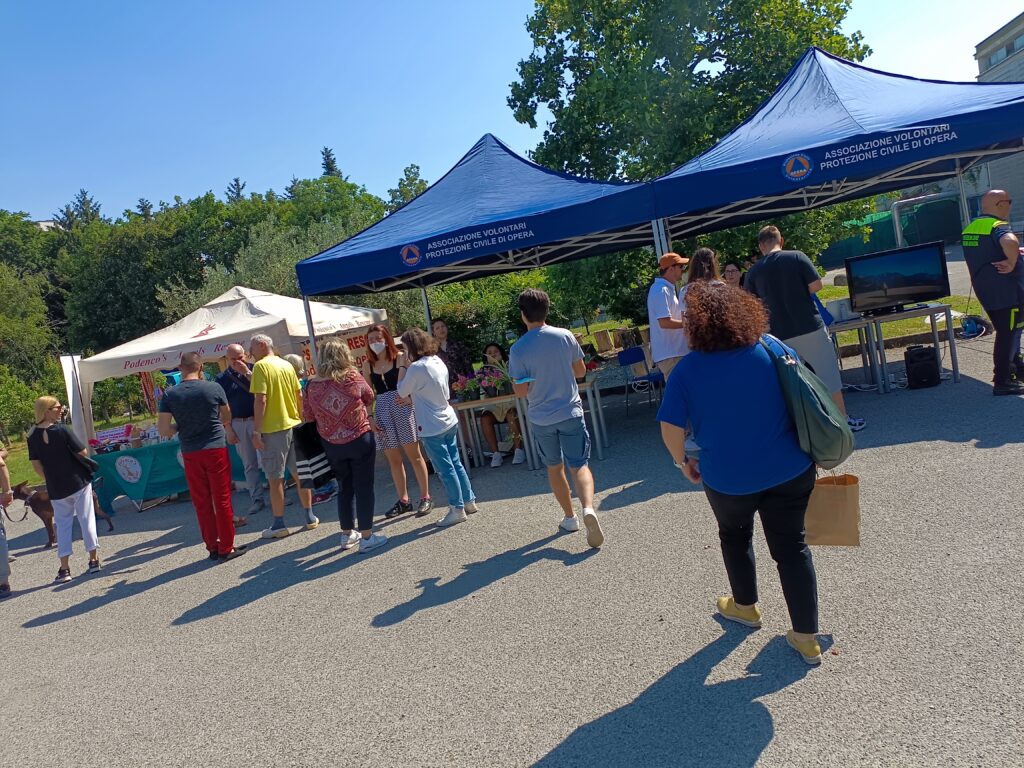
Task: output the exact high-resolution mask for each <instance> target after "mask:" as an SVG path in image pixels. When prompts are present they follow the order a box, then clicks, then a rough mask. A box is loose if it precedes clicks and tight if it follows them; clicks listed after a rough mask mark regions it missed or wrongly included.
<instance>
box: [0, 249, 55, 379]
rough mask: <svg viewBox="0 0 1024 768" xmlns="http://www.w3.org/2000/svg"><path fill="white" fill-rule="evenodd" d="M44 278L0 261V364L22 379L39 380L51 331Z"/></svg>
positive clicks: (48, 351)
mask: <svg viewBox="0 0 1024 768" xmlns="http://www.w3.org/2000/svg"><path fill="white" fill-rule="evenodd" d="M45 282H46V278H45V277H44V276H43V275H38V274H37V275H32V274H29V273H28V272H25V273H21V274H19V273H18V272H17V271H16V270H15V269H13V268H12V267H10V266H8V265H7V264H2V263H0V285H3V286H4V298H3V301H0V365H3V366H5V368H6V369H7V370H8V371H9V372H11V373H12V374H14V375H16V376H18V377H20V378H21V379H22V380H23V381H25V382H33V381H37V380H38V379H40V378H41V377H42V375H43V373H44V370H45V364H46V358H47V356H48V355H50V354H51V353H52V351H53V347H54V334H53V329H52V328H51V326H50V322H49V319H48V317H47V310H46V302H45V301H44V300H43V295H44V291H45Z"/></svg>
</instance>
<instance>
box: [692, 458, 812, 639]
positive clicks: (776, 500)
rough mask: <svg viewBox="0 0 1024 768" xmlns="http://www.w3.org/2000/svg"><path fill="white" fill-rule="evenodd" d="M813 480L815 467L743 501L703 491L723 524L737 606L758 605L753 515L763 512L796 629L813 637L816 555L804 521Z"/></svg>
mask: <svg viewBox="0 0 1024 768" xmlns="http://www.w3.org/2000/svg"><path fill="white" fill-rule="evenodd" d="M814 477H815V473H814V467H811V468H809V469H808V470H807V471H805V472H802V473H800V474H799V475H797V476H796V477H795V478H793V479H792V480H789V481H787V482H785V483H780V484H779V485H776V486H775V487H774V488H769V489H768V490H766V491H761V492H760V493H750V494H745V495H743V496H733V495H730V494H727V493H719V492H718V491H716V490H713V489H711V488H708V487H707V486H704V493H705V495H706V496H707V497H708V501H709V502H710V503H711V509H712V510H714V513H715V517H716V518H717V519H718V538H719V539H721V542H722V559H723V560H724V561H725V570H726V573H728V575H729V585H730V586H731V587H732V596H733V597H734V598H735V599H736V602H737V603H739V604H741V605H753V604H754V603H756V602H757V571H756V570H755V568H754V514H755V513H758V512H759V513H760V514H761V527H762V528H763V529H764V537H765V539H766V540H767V541H768V551H769V552H771V554H772V559H773V560H775V563H776V565H778V569H779V580H780V581H781V582H782V594H783V595H784V596H785V598H786V607H787V608H789V618H790V620H791V621H792V622H793V629H794V630H796V631H797V632H808V633H810V632H817V631H818V581H817V577H816V576H815V573H814V561H813V560H812V559H811V550H810V549H808V548H807V544H806V542H805V541H804V515H805V514H806V512H807V502H808V501H810V498H811V491H813V490H814Z"/></svg>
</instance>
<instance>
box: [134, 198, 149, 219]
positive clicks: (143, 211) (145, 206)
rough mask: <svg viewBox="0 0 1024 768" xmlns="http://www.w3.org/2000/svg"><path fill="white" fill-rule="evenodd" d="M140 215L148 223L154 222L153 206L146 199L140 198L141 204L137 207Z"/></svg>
mask: <svg viewBox="0 0 1024 768" xmlns="http://www.w3.org/2000/svg"><path fill="white" fill-rule="evenodd" d="M135 209H136V210H137V211H138V212H139V215H140V216H141V217H142V218H143V219H145V220H146V221H152V220H153V204H152V203H151V202H149V200H147V199H146V198H144V197H140V198H139V204H138V205H137V206H136V207H135Z"/></svg>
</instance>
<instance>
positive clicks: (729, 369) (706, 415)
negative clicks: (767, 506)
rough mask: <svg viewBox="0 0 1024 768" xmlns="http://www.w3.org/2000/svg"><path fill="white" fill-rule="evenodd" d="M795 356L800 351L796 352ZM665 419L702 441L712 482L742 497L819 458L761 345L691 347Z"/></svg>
mask: <svg viewBox="0 0 1024 768" xmlns="http://www.w3.org/2000/svg"><path fill="white" fill-rule="evenodd" d="M794 356H795V355H794ZM658 421H664V422H667V423H669V424H673V425H675V426H677V427H681V428H683V429H686V426H687V422H689V423H690V424H691V425H692V427H693V438H694V440H696V441H697V444H698V445H700V449H701V450H700V472H701V475H703V477H704V484H705V485H707V486H708V487H709V488H711V489H712V490H715V491H718V492H719V493H725V494H730V495H733V496H742V495H744V494H748V493H758V492H760V491H764V490H767V489H768V488H772V487H774V486H776V485H779V484H780V483H785V482H786V481H788V480H792V479H793V478H794V477H797V476H798V475H799V474H800V473H802V472H804V471H806V470H807V468H808V467H810V466H811V464H812V463H813V462H812V461H811V457H810V456H808V455H807V454H806V453H804V452H803V451H802V450H800V444H799V442H798V441H797V436H796V430H795V429H794V428H793V422H792V421H791V419H790V417H789V412H788V411H787V410H786V403H785V401H784V400H783V399H782V389H781V387H780V386H779V378H778V374H777V373H776V372H775V366H774V365H773V363H772V361H771V359H770V358H769V357H768V353H767V352H765V351H764V350H763V349H762V348H761V346H760V345H757V344H755V345H754V346H752V347H743V348H741V349H734V350H730V351H728V352H691V353H690V354H688V355H687V356H686V357H684V358H683V359H682V360H680V361H679V363H678V364H677V365H676V367H675V368H674V369H673V370H672V375H671V376H669V379H668V384H667V385H666V387H665V396H664V398H663V399H662V401H661V408H659V409H658Z"/></svg>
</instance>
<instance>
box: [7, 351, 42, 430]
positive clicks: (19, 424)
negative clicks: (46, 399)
mask: <svg viewBox="0 0 1024 768" xmlns="http://www.w3.org/2000/svg"><path fill="white" fill-rule="evenodd" d="M35 397H36V396H35V395H34V394H33V393H32V389H31V388H30V387H29V386H28V385H27V384H25V382H23V381H22V380H21V379H20V378H18V377H17V376H15V375H14V374H13V373H11V371H10V370H9V369H8V368H7V366H5V365H0V432H3V433H4V434H5V435H17V434H19V433H21V432H22V431H23V430H26V429H28V428H29V427H30V426H32V419H33V415H34V414H33V410H32V404H33V402H35Z"/></svg>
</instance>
